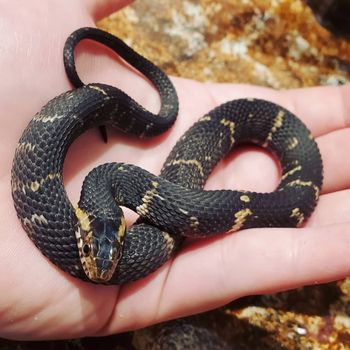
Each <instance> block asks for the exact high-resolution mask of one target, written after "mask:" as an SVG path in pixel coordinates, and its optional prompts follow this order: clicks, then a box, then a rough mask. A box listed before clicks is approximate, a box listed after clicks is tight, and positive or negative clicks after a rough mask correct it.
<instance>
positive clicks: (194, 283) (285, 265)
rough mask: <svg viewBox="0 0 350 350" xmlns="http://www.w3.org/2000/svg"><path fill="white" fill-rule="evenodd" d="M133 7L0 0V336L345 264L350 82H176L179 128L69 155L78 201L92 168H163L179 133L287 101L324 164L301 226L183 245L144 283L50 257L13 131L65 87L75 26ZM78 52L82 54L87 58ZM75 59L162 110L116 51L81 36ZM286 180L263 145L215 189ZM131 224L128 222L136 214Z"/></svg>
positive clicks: (105, 330) (166, 310) (92, 330)
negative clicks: (98, 280)
mask: <svg viewBox="0 0 350 350" xmlns="http://www.w3.org/2000/svg"><path fill="white" fill-rule="evenodd" d="M125 3H126V1H115V0H114V1H102V0H100V1H93V0H89V1H86V0H84V1H83V0H80V1H78V0H77V1H74V2H72V1H68V0H52V1H50V2H43V1H39V0H32V1H30V2H23V1H20V0H14V1H11V2H8V1H5V0H1V1H0V13H1V14H2V16H1V19H0V26H1V31H0V33H1V36H2V37H1V41H0V42H1V46H0V71H1V83H0V106H1V110H0V115H1V122H2V127H1V128H0V133H1V140H2V145H3V147H1V148H0V152H1V155H0V159H1V163H2V166H1V168H0V172H1V173H0V174H1V176H0V193H1V202H0V242H1V244H0V266H1V274H0V337H7V338H13V339H48V338H75V337H81V336H97V335H107V334H111V333H117V332H122V331H126V330H131V329H136V328H140V327H144V326H147V325H150V324H153V323H156V322H160V321H164V320H167V319H171V318H176V317H180V316H184V315H189V314H192V313H195V312H199V311H204V310H208V309H211V308H215V307H218V306H221V305H223V304H225V303H227V302H229V301H231V300H234V299H237V298H239V297H242V296H246V295H250V294H259V293H269V292H274V291H281V290H286V289H290V288H296V287H299V286H303V285H309V284H314V283H320V282H326V281H333V280H337V279H340V278H343V277H345V276H347V275H348V274H349V272H350V264H349V248H350V219H349V216H350V190H349V189H348V188H349V186H350V163H349V162H348V161H347V160H348V156H349V153H350V142H349V139H350V129H349V126H350V102H349V101H350V99H349V95H350V86H349V85H346V86H343V87H322V88H309V89H300V90H291V91H283V92H277V91H274V90H270V89H265V88H260V87H254V86H242V85H230V84H225V85H219V84H201V83H198V82H194V81H189V80H184V79H179V78H174V79H173V82H174V84H175V86H176V89H177V91H178V94H179V99H180V106H181V107H180V113H179V117H178V120H177V122H176V125H175V126H174V128H173V129H172V130H171V131H170V132H168V133H167V134H166V135H163V136H160V137H158V138H156V139H149V140H135V139H131V138H129V137H126V136H123V137H121V136H120V135H119V134H118V133H116V132H113V131H110V132H109V142H108V144H107V145H105V144H104V143H102V142H101V139H100V136H99V134H98V132H97V131H96V130H90V131H88V132H86V133H85V134H84V135H83V136H82V137H80V138H79V139H78V140H77V141H76V142H75V143H74V145H73V146H72V148H71V149H70V151H69V154H68V159H67V162H66V165H67V166H66V169H65V182H66V187H67V191H68V193H69V195H70V198H71V199H72V202H73V203H75V202H76V201H77V199H78V197H79V192H80V187H81V182H82V180H83V178H84V176H85V175H86V174H87V172H88V171H89V170H90V169H92V168H93V167H94V166H96V165H98V164H101V163H103V162H108V161H125V162H128V163H133V164H136V165H139V166H141V167H144V168H145V169H147V170H149V171H151V172H153V173H155V174H158V173H159V171H160V168H161V165H162V163H163V162H164V160H165V158H166V156H167V154H168V153H169V151H170V149H171V148H172V147H173V145H174V143H175V142H176V140H177V139H178V138H179V137H180V136H181V135H182V134H183V132H184V131H185V130H186V129H188V127H189V126H190V125H192V124H193V123H194V122H195V121H196V120H197V119H198V118H199V117H201V116H202V115H203V114H204V113H206V112H208V111H209V110H210V109H212V108H213V107H215V106H217V105H219V104H220V103H223V102H226V101H228V100H232V99H236V98H240V97H259V98H264V99H268V100H271V101H273V102H276V103H279V104H281V105H282V106H284V107H286V108H288V109H289V110H291V111H292V112H294V113H295V114H297V115H298V116H299V117H300V118H301V119H302V120H303V121H304V122H305V123H306V124H307V125H308V127H309V128H310V130H311V131H312V133H313V135H314V136H315V137H316V141H317V143H318V144H319V147H320V150H321V153H322V157H323V161H324V186H323V189H322V192H321V197H320V202H319V205H318V206H317V209H316V211H315V213H314V214H313V216H312V218H311V219H310V220H309V221H308V222H307V224H306V225H305V227H303V228H299V229H292V228H290V229H253V230H248V231H241V232H238V233H236V234H231V235H221V236H219V237H216V238H213V239H211V240H210V241H201V242H197V243H192V244H190V245H188V246H186V247H185V248H184V249H183V250H182V251H181V252H180V253H179V254H178V255H177V256H176V257H175V258H174V259H173V260H171V261H169V262H168V263H166V264H165V266H163V267H162V268H161V269H159V270H158V271H157V272H156V273H154V274H152V275H150V276H149V277H147V278H145V279H143V280H140V281H138V282H136V283H132V284H129V285H126V286H123V287H118V286H110V287H105V286H98V285H93V284H88V283H84V282H82V281H79V280H77V279H74V278H72V277H70V276H68V275H67V274H65V273H62V272H61V271H60V270H59V269H58V268H57V267H55V266H53V265H52V264H51V263H49V262H48V261H47V260H46V259H45V258H44V257H43V256H42V255H41V254H40V252H39V251H38V250H37V249H36V248H35V247H34V245H33V244H32V242H31V241H30V240H29V239H28V237H27V235H26V234H25V232H24V231H23V229H22V227H21V226H20V224H19V222H18V220H17V217H16V213H15V211H14V208H13V203H12V198H11V190H10V169H11V162H12V158H13V152H14V149H15V147H16V143H17V141H18V138H19V137H20V135H21V133H22V131H23V129H24V128H25V126H26V125H27V123H28V122H29V120H30V119H31V118H32V116H33V115H34V114H35V113H36V112H37V111H38V110H39V109H40V108H41V106H42V105H43V104H45V103H46V102H47V101H48V100H50V99H51V98H53V97H54V96H56V95H57V94H59V93H61V92H63V91H65V90H68V89H70V88H71V87H70V85H69V82H68V81H67V79H66V76H65V73H64V69H63V64H62V47H63V43H64V40H65V38H66V37H67V36H68V35H69V33H71V32H72V31H73V30H74V29H77V28H79V27H82V26H94V22H95V21H96V19H98V18H101V17H102V16H105V15H107V14H108V13H110V12H111V11H112V10H117V9H118V8H119V7H122V6H123V5H125ZM79 52H80V54H79ZM79 52H78V59H77V62H78V67H79V72H80V75H81V76H82V78H83V80H84V81H85V82H104V83H108V84H111V85H115V86H118V87H119V88H121V89H122V90H124V91H126V92H127V93H129V94H130V95H132V96H133V97H134V98H135V99H136V100H137V101H138V102H140V103H141V104H142V105H143V106H145V107H146V108H148V109H150V110H152V111H154V112H156V111H157V108H158V107H159V99H158V96H157V93H156V92H155V90H154V89H153V88H152V86H151V85H150V84H149V83H148V82H147V81H146V80H144V79H143V78H141V77H139V76H137V75H136V74H135V73H134V72H132V71H130V70H128V69H127V68H125V67H124V66H122V65H120V63H118V61H116V60H115V56H114V55H112V54H108V53H107V52H106V51H105V50H103V49H101V48H100V47H99V46H98V45H91V44H88V43H83V44H81V45H80V48H79ZM278 180H279V172H278V167H277V166H276V163H275V161H274V160H273V158H272V157H270V156H268V155H267V154H266V152H262V151H260V150H257V149H255V148H254V149H248V150H244V151H240V152H236V153H234V155H233V156H230V157H229V159H228V160H225V161H223V162H222V163H221V164H220V166H219V167H218V168H217V169H216V171H215V172H214V174H213V176H211V178H210V180H209V181H208V184H207V188H208V189H213V188H239V189H250V190H257V191H268V190H273V189H274V187H275V186H276V185H277V183H278ZM128 219H129V222H130V221H131V216H130V215H128Z"/></svg>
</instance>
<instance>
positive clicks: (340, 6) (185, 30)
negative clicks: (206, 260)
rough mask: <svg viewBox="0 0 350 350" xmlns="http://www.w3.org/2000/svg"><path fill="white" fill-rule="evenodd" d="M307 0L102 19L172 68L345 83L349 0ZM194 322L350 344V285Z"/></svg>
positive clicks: (192, 5) (239, 305) (180, 5)
mask: <svg viewBox="0 0 350 350" xmlns="http://www.w3.org/2000/svg"><path fill="white" fill-rule="evenodd" d="M307 3H308V4H307ZM307 3H306V2H303V1H300V0H271V1H264V0H245V1H238V0H227V1H225V0H220V1H219V0H218V1H210V0H185V1H180V0H173V1H171V2H169V1H165V0H157V1H154V0H153V1H152V0H142V1H136V2H135V3H134V4H133V5H131V6H129V7H127V8H125V9H124V10H123V11H120V12H118V13H116V14H113V15H111V16H110V17H109V18H106V19H104V20H102V21H101V22H100V23H98V25H99V26H100V27H101V28H104V29H105V30H108V31H110V32H111V33H114V34H116V35H117V36H119V37H121V38H122V39H124V40H125V41H126V42H127V43H128V44H130V45H131V46H132V47H134V49H135V50H137V51H138V52H140V53H141V54H143V55H144V56H146V57H148V58H149V59H150V60H151V61H153V62H155V63H156V64H157V65H159V66H160V67H161V68H162V69H164V70H165V71H166V72H167V73H168V74H171V75H176V76H182V77H186V78H192V79H197V80H201V81H215V82H239V83H251V84H256V85H263V86H269V87H273V88H276V89H286V88H297V87H304V86H314V85H340V84H345V83H346V82H348V81H349V79H350V41H348V40H347V38H350V3H349V1H348V0H338V1H337V0H320V1H315V0H309V1H307ZM308 5H309V6H311V8H312V9H313V11H314V12H313V11H312V10H311V9H310V7H309V6H308ZM320 23H322V25H323V26H324V27H322V26H321V25H320ZM332 33H333V34H332ZM194 320H195V322H198V323H199V324H200V325H202V326H203V327H206V328H208V329H212V330H213V331H215V332H216V333H217V334H218V336H219V337H221V338H222V339H224V340H225V341H226V342H227V343H228V344H230V347H231V348H232V349H350V282H349V280H345V281H339V282H337V283H331V284H327V285H322V286H312V287H305V288H301V289H298V290H293V291H290V292H284V293H278V294H273V295H266V296H254V297H249V298H244V299H241V300H238V301H235V302H233V303H231V304H230V305H227V306H226V307H224V308H221V309H218V310H215V311H212V312H209V313H206V314H203V315H201V316H198V317H195V318H194ZM191 321H192V319H191ZM142 339H143V338H142V332H140V333H138V334H136V335H135V334H122V335H117V336H111V337H105V338H95V339H76V340H69V341H59V342H13V341H6V340H0V350H5V349H19V350H20V349H52V350H54V349H77V350H81V349H107V350H108V349H141V348H142V345H144V344H142Z"/></svg>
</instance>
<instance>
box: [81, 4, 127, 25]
mask: <svg viewBox="0 0 350 350" xmlns="http://www.w3.org/2000/svg"><path fill="white" fill-rule="evenodd" d="M131 2H132V0H117V1H116V0H88V1H86V5H87V8H88V11H89V13H90V14H91V16H92V17H93V19H94V20H95V21H97V20H99V19H101V18H103V17H106V16H108V15H110V14H111V13H113V12H115V11H118V10H120V9H121V8H123V7H124V6H126V5H128V4H130V3H131Z"/></svg>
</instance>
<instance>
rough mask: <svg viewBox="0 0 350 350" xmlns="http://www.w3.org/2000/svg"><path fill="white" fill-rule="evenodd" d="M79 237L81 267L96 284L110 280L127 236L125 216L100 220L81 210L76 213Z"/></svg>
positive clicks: (77, 235)
mask: <svg viewBox="0 0 350 350" xmlns="http://www.w3.org/2000/svg"><path fill="white" fill-rule="evenodd" d="M76 215H77V218H78V226H77V230H76V237H77V242H78V250H79V256H80V260H81V264H82V266H83V269H84V271H85V274H86V275H87V277H88V278H89V279H90V280H91V281H94V282H99V283H100V282H107V281H109V280H110V279H111V278H112V276H113V274H114V272H115V269H116V267H117V265H118V262H119V260H120V257H121V253H122V247H123V238H124V234H125V229H126V227H125V219H124V217H123V215H120V216H118V217H117V219H109V218H105V217H103V218H99V217H95V216H94V215H91V214H90V215H89V214H87V213H86V212H85V211H83V210H81V209H79V208H78V209H77V210H76Z"/></svg>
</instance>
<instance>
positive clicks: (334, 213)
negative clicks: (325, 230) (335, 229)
mask: <svg viewBox="0 0 350 350" xmlns="http://www.w3.org/2000/svg"><path fill="white" fill-rule="evenodd" d="M347 222H348V223H350V190H344V191H339V192H335V193H329V194H325V195H322V196H321V197H320V199H319V202H318V204H317V207H316V209H315V212H314V213H313V214H312V215H311V217H310V219H309V220H308V221H307V226H308V227H314V228H316V227H320V226H329V225H336V224H341V223H347Z"/></svg>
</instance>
